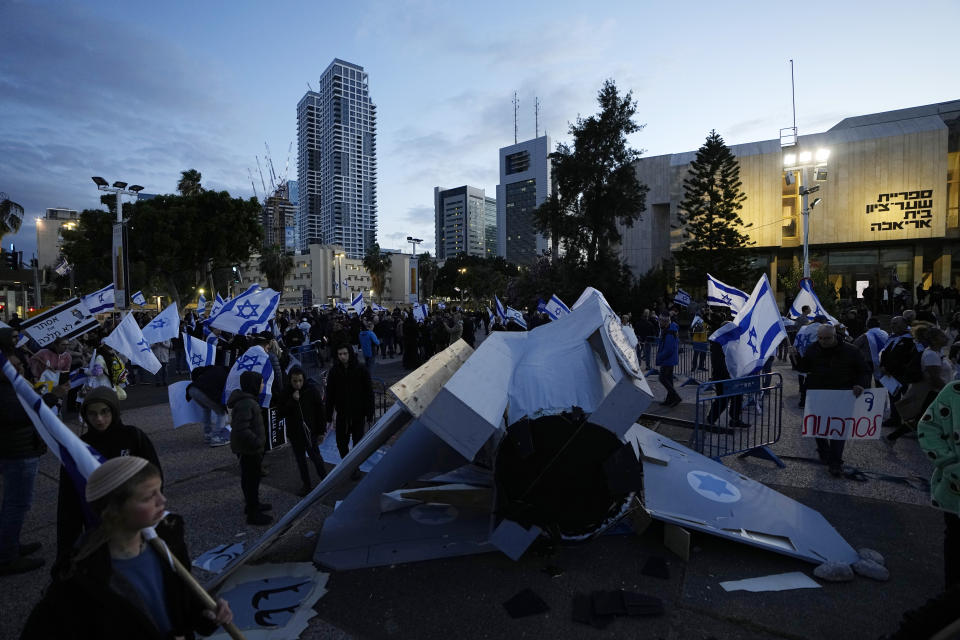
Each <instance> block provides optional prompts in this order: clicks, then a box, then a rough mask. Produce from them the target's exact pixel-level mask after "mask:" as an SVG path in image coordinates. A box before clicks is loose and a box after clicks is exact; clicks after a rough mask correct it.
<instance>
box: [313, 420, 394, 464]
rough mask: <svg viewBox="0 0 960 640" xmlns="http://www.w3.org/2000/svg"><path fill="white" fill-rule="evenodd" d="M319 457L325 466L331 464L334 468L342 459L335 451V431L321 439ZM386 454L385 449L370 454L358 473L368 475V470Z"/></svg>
mask: <svg viewBox="0 0 960 640" xmlns="http://www.w3.org/2000/svg"><path fill="white" fill-rule="evenodd" d="M319 449H320V457H321V458H323V461H324V462H326V463H327V464H332V465H334V466H336V465H338V464H340V463H341V462H342V461H343V459H342V458H341V457H340V451H339V449H337V432H336V430H335V429H331V430H330V431H329V432H328V433H327V435H326V436H325V437H324V438H323V441H322V442H321V443H320V446H319ZM386 453H387V450H386V449H377V450H376V451H374V452H373V453H371V454H370V457H369V458H367V459H366V460H364V461H363V464H361V465H360V471H363V472H364V473H369V472H370V469H373V466H374V465H375V464H377V463H378V462H380V458H382V457H383V456H385V455H386Z"/></svg>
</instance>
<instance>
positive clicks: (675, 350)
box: [656, 313, 681, 407]
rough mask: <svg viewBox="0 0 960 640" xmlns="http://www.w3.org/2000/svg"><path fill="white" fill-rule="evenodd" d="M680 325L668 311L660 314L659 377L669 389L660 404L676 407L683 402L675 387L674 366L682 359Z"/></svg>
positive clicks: (657, 362) (661, 382)
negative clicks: (672, 318) (671, 317)
mask: <svg viewBox="0 0 960 640" xmlns="http://www.w3.org/2000/svg"><path fill="white" fill-rule="evenodd" d="M679 331H680V327H678V326H677V323H676V322H674V321H673V320H671V319H670V316H669V315H667V314H666V313H663V314H660V342H659V345H658V347H657V361H656V365H657V371H658V374H657V375H658V379H659V380H660V384H662V385H663V388H664V389H666V390H667V397H666V398H664V400H663V401H661V402H660V404H662V405H664V406H667V407H675V406H677V405H678V404H680V402H681V398H680V394H679V393H677V391H676V389H674V388H673V368H674V367H675V366H677V363H678V362H679V361H680V339H679V338H678V336H677V334H678V333H679Z"/></svg>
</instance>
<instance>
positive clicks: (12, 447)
mask: <svg viewBox="0 0 960 640" xmlns="http://www.w3.org/2000/svg"><path fill="white" fill-rule="evenodd" d="M14 333H15V330H14V329H11V328H9V327H4V328H2V329H0V350H2V351H3V354H4V355H5V356H6V357H7V359H8V360H9V361H10V364H12V365H13V367H14V368H15V369H16V370H17V372H18V373H20V375H23V374H24V367H23V361H22V360H21V359H20V358H19V357H18V356H17V355H16V354H15V353H14V338H13V335H14ZM0 415H2V416H3V419H2V420H0V477H2V478H3V497H2V502H0V576H8V575H14V574H18V573H26V572H27V571H33V570H34V569H39V568H40V567H42V566H43V562H44V561H43V559H42V558H30V557H27V556H29V555H30V554H32V553H36V552H37V551H39V550H40V543H39V542H30V543H27V544H20V531H21V529H22V528H23V522H24V520H25V519H26V517H27V513H28V512H29V511H30V507H31V506H32V505H33V487H34V483H35V482H36V479H37V470H38V469H39V466H40V456H42V455H43V454H44V452H45V451H46V450H47V447H46V445H44V443H43V440H42V439H41V438H40V435H39V434H38V433H37V431H36V429H34V427H33V423H32V422H31V421H30V417H29V416H28V415H27V413H26V411H24V410H23V406H22V405H21V404H20V401H19V400H18V399H17V393H16V391H15V390H14V388H13V384H11V382H10V380H8V379H7V376H6V375H4V374H0Z"/></svg>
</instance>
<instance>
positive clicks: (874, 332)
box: [866, 327, 890, 371]
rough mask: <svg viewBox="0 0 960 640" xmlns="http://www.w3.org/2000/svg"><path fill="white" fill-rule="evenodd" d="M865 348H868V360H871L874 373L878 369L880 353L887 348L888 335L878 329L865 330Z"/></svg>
mask: <svg viewBox="0 0 960 640" xmlns="http://www.w3.org/2000/svg"><path fill="white" fill-rule="evenodd" d="M866 336H867V346H869V347H870V358H871V359H872V360H873V369H874V371H879V369H880V352H881V351H883V348H884V347H885V346H887V341H888V340H889V339H890V335H889V334H888V333H887V332H886V331H884V330H883V329H881V328H880V327H873V328H872V329H867V333H866Z"/></svg>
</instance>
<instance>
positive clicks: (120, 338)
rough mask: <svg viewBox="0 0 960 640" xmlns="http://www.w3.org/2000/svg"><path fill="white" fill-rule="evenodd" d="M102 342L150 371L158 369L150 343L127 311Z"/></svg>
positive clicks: (157, 362)
mask: <svg viewBox="0 0 960 640" xmlns="http://www.w3.org/2000/svg"><path fill="white" fill-rule="evenodd" d="M103 342H104V343H105V344H107V345H108V346H110V347H112V348H113V349H114V350H115V351H117V352H118V353H122V354H123V355H125V356H127V358H129V359H130V362H131V363H133V364H135V365H137V366H139V367H142V368H144V369H146V370H147V371H149V372H150V373H156V372H157V371H160V366H161V365H160V361H159V360H157V356H155V355H153V350H151V349H150V343H149V342H147V339H146V338H144V337H143V332H142V331H140V327H139V326H138V325H137V321H136V319H134V317H133V314H132V313H128V314H127V315H126V316H125V317H124V318H123V320H121V321H120V324H118V325H117V328H116V329H114V330H113V333H111V334H110V335H109V336H107V337H106V338H104V339H103Z"/></svg>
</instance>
